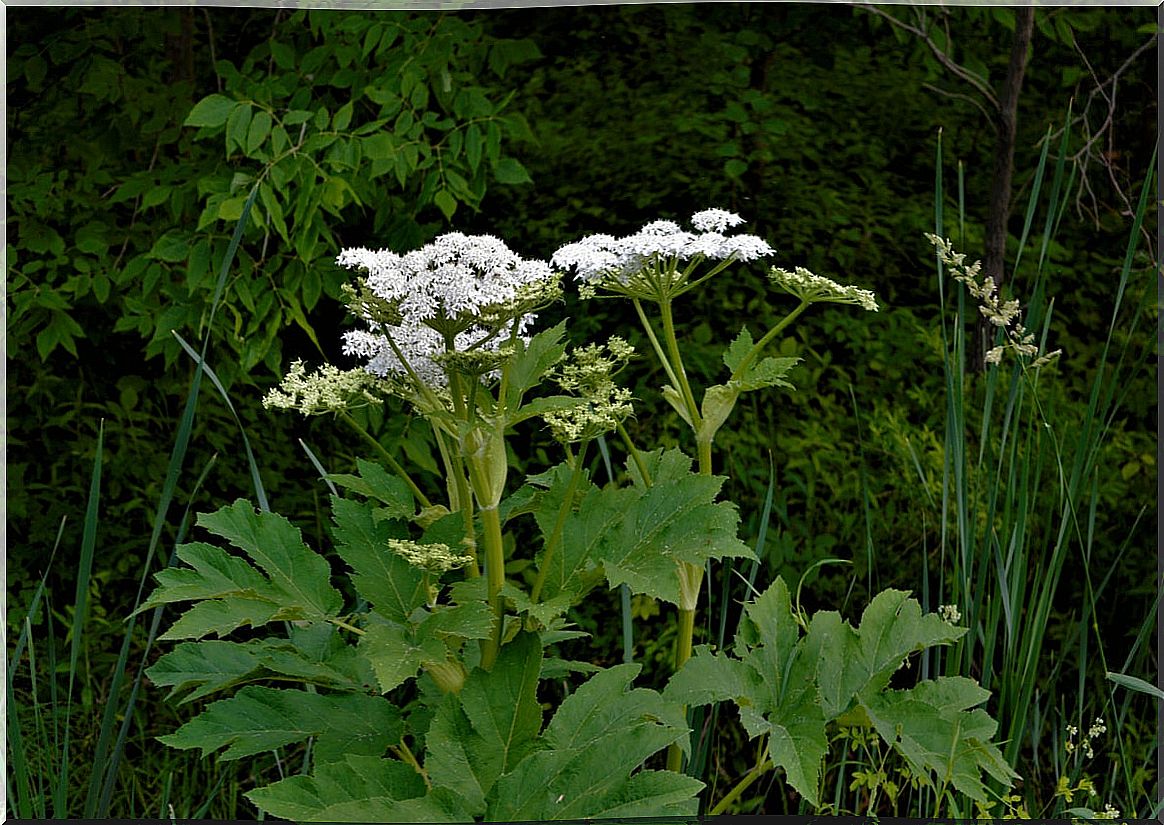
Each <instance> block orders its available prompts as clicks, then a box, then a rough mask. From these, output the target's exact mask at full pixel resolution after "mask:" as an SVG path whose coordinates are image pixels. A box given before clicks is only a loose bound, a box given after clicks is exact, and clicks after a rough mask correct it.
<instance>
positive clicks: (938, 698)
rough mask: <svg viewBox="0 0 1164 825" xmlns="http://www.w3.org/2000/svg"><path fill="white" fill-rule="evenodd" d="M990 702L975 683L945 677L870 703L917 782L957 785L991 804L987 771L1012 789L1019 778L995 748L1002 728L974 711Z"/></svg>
mask: <svg viewBox="0 0 1164 825" xmlns="http://www.w3.org/2000/svg"><path fill="white" fill-rule="evenodd" d="M989 698H990V692H989V691H987V690H983V689H982V688H981V687H979V686H978V684H977V683H975V682H974V681H973V680H971V679H966V678H964V677H961V676H955V677H941V678H938V679H936V680H931V681H925V682H922V683H920V684H918V685H917V686H916V687H914V688H912V689H910V690H902V691H898V690H891V691H885V692H872V693H870V694H869V695H868V696H867V697H865V710H866V712H867V713H868V714H869V718H870V719H871V720H872V722H873V726H874V727H875V728H876V730H877V732H878V733H879V734H880V735H881V738H882V739H884V740H885V741H886V742H891V743H893V749H894V750H895V751H897V752H898V753H899V754H901V756H902V757H903V758H904V759H905V761H906V763H907V764H908V765H909V768H910V770H911V771H912V773H913V774H914V776H918V777H922V778H923V779H926V781H927V783H928V784H930V785H931V787H933V786H934V784H935V783H936V784H937V785H938V786H939V787H944V786H945V785H946V784H947V783H948V784H951V785H953V787H954V789H955V790H957V791H958V792H959V793H963V794H966V795H967V796H969V797H970V798H971V799H974V800H977V801H979V802H986V801H987V798H988V797H987V791H986V787H985V786H984V785H983V784H982V781H981V779H980V777H981V774H982V772H983V771H986V772H987V773H989V774H990V775H991V776H993V777H994V778H995V779H996V780H998V781H999V782H1001V783H1003V784H1004V785H1007V786H1009V785H1010V784H1012V783H1013V781H1014V780H1015V779H1016V778H1017V776H1018V775H1017V774H1016V773H1015V772H1014V771H1013V770H1011V768H1010V766H1009V765H1007V764H1006V760H1005V759H1004V758H1003V756H1002V753H1001V752H1000V751H999V750H998V748H997V747H995V746H994V745H992V744H990V738H991V737H992V736H994V733H995V730H996V729H997V728H998V725H997V723H996V722H995V721H994V720H993V719H991V718H990V717H989V716H988V715H987V714H986V711H984V710H981V709H977V710H970V708H972V707H974V706H975V705H980V704H982V703H983V702H985V701H986V700H987V699H989Z"/></svg>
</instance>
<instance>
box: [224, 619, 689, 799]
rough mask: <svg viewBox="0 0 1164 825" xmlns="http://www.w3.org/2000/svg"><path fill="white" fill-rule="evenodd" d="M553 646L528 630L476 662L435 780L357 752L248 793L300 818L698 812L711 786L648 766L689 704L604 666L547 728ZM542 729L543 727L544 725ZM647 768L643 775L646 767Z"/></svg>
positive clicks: (439, 733)
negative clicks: (544, 669) (544, 701)
mask: <svg viewBox="0 0 1164 825" xmlns="http://www.w3.org/2000/svg"><path fill="white" fill-rule="evenodd" d="M541 666H542V643H541V640H539V638H538V637H537V635H535V634H531V633H521V634H519V635H518V636H517V637H515V638H514V640H513V641H512V642H510V643H509V644H507V645H505V646H504V647H503V648H502V649H501V652H500V654H499V655H498V658H497V661H496V662H495V663H494V666H493V669H492V670H490V671H485V670H482V669H480V668H477V669H475V670H473V672H472V673H471V674H470V675H469V677H468V678H467V680H466V681H465V684H464V687H463V688H462V690H461V692H460V694H459V695H457V694H449V695H447V696H446V697H445V699H444V701H443V702H442V704H441V705H440V706H439V707H438V709H437V712H436V715H435V716H434V717H433V720H432V723H431V724H430V726H429V728H428V733H427V734H426V737H425V743H426V755H425V760H424V772H425V774H426V775H427V778H428V780H429V783H430V785H431V787H429V788H427V789H426V788H425V787H424V784H423V781H422V780H420V779H419V777H418V775H417V774H416V773H415V771H414V769H413V768H411V767H408V766H406V765H404V764H403V763H401V762H398V761H396V760H392V759H384V758H374V757H372V756H371V755H367V756H363V757H359V756H348V757H346V758H345V759H344V760H343V761H342V762H340V761H336V762H332V763H329V764H323V765H319V766H318V767H317V769H316V770H315V772H314V774H313V775H311V776H300V777H293V778H291V779H287V780H284V781H282V782H278V783H275V784H274V785H270V786H268V787H266V788H260V789H259V790H256V791H252V792H251V793H249V794H247V796H248V798H250V799H251V801H252V802H254V803H255V804H256V805H258V806H259V807H260V808H261V809H263V810H264V811H266V812H267V813H269V814H273V815H275V816H280V817H286V818H288V819H297V820H300V821H332V822H356V821H358V822H369V821H381V822H466V821H471V820H473V819H480V818H485V819H487V820H519V819H525V820H552V819H578V818H595V817H604V818H608V817H634V816H694V815H695V814H696V813H697V811H698V799H697V794H698V793H699V791H700V789H701V788H702V783H700V782H699V781H697V780H695V779H692V778H690V777H687V776H683V775H682V774H678V773H672V772H667V771H648V770H640V769H641V767H642V764H643V762H644V761H645V760H646V759H647V758H649V757H650V756H652V755H654V754H656V753H658V752H659V751H660V750H662V749H664V748H666V747H667V746H668V745H670V744H671V743H673V742H686V739H687V733H688V728H687V725H686V722H685V718H684V716H683V711H682V708H681V707H680V706H678V705H677V704H675V703H674V702H669V701H667V700H665V699H664V698H663V697H662V696H661V695H660V694H658V693H656V692H655V691H652V690H646V689H629V688H630V683H631V681H632V680H633V678H634V677H635V675H637V673H638V672H639V666H638V665H621V666H619V667H615V668H611V669H610V670H606V671H602V672H600V673H598V674H597V675H596V676H594V677H593V678H592V679H590V680H589V681H588V682H587V683H585V684H584V685H583V686H582V687H581V688H579V689H578V690H577V691H576V692H575V693H574V694H572V695H571V696H570V697H569V698H567V699H566V700H565V701H564V702H563V703H562V704H561V706H560V707H559V708H558V710H557V712H556V713H555V715H554V717H553V719H552V720H551V721H550V723H549V724H548V725H547V727H546V729H545V730H544V731H541V726H542V708H541V705H540V704H539V703H538V700H537V692H536V691H537V684H538V679H539V675H540V671H541ZM539 731H540V733H539ZM636 771H637V772H636Z"/></svg>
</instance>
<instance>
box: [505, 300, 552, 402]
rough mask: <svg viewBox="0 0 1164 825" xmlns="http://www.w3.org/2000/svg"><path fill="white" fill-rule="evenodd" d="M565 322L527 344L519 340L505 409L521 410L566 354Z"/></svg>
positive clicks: (512, 364)
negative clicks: (524, 397) (527, 398)
mask: <svg viewBox="0 0 1164 825" xmlns="http://www.w3.org/2000/svg"><path fill="white" fill-rule="evenodd" d="M565 335H566V322H565V321H563V322H561V323H560V324H558V325H557V326H554V327H551V328H550V329H545V330H542V331H541V332H539V333H538V334H537V335H535V336H533V338H531V339H530V340H529V341H528V342H526V341H523V340H522V339H520V338H519V339H517V341H516V342H515V347H516V349H515V351H514V354H513V358H512V359H511V360H510V362H509V366H508V370H509V383H508V385H507V386H506V396H505V405H506V408H507V409H508V410H509V411H510V412H511V413H512V412H515V411H516V410H517V409H518V407H519V406H521V399H522V397H523V396H524V395H525V394H526V393H527V392H529V390H531V389H532V388H534V387H536V386H538V385H539V384H541V382H542V378H543V376H545V374H546V372H547V371H548V370H549V369H550V368H551V367H552V366H554V364H556V363H558V361H560V360H561V358H562V356H563V355H565V353H566V343H565V340H564V338H565Z"/></svg>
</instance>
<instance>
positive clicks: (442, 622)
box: [417, 601, 495, 639]
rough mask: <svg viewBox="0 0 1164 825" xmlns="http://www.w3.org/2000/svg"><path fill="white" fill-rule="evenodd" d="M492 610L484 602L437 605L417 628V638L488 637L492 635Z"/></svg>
mask: <svg viewBox="0 0 1164 825" xmlns="http://www.w3.org/2000/svg"><path fill="white" fill-rule="evenodd" d="M494 621H495V620H494V616H493V611H492V610H490V609H489V605H488V604H486V603H485V602H479V601H472V602H466V603H465V604H456V605H437V606H436V607H435V608H434V609H433V611H432V612H430V613H426V614H425V618H424V621H423V622H421V624H420V626H419V627H418V628H417V636H418V638H422V639H424V638H443V637H446V636H447V637H455V638H458V639H488V638H489V637H490V636H492V635H493V625H494Z"/></svg>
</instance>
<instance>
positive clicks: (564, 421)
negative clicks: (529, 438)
mask: <svg viewBox="0 0 1164 825" xmlns="http://www.w3.org/2000/svg"><path fill="white" fill-rule="evenodd" d="M633 354H634V347H632V346H631V345H630V344H628V343H627V342H626V341H625V340H623V339H622V338H619V337H618V336H613V337H611V339H610V340H609V341H607V342H606V344H605V345H603V344H590V345H588V346H585V347H579V348H577V349H575V350H574V352H573V353H572V357H571V358H570V359H568V360H565V361H563V362H561V363H560V364H559V365H558V366H557V367H555V369H554V370H553V371H552V372H551V374H550V378H551V379H552V380H554V381H555V382H556V383H557V384H558V386H560V387H561V388H562V389H563V390H565V391H566V392H569V393H572V394H574V395H577V396H580V397H581V398H582V399H583V400H584V403H582V404H578V405H576V406H573V407H570V408H569V409H564V410H554V411H552V412H546V413H545V414H544V415H543V418H544V419H545V421H546V423H547V424H549V426H550V430H551V432H552V433H553V435H554V438H555V439H557V440H558V441H560V442H562V443H566V444H568V443H571V442H574V441H582V440H583V439H591V438H594V437H596V436H598V435H601V434H602V433H605V432H609V431H610V430H613V429H614V428H615V427H617V426H618V425H619V423H621V422H622V421H623V420H624V419H625V418H626V417H627V416H629V415H631V414H632V413H633V412H634V408H633V406H632V404H631V401H632V396H631V393H630V390H628V389H626V388H625V387H619V386H618V385H617V384H615V383H614V380H613V376H614V375H615V374H616V373H617V372H618V371H619V370H621V369H622V367H624V366H625V365H626V363H627V361H629V360H630V358H631V356H632V355H633Z"/></svg>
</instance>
